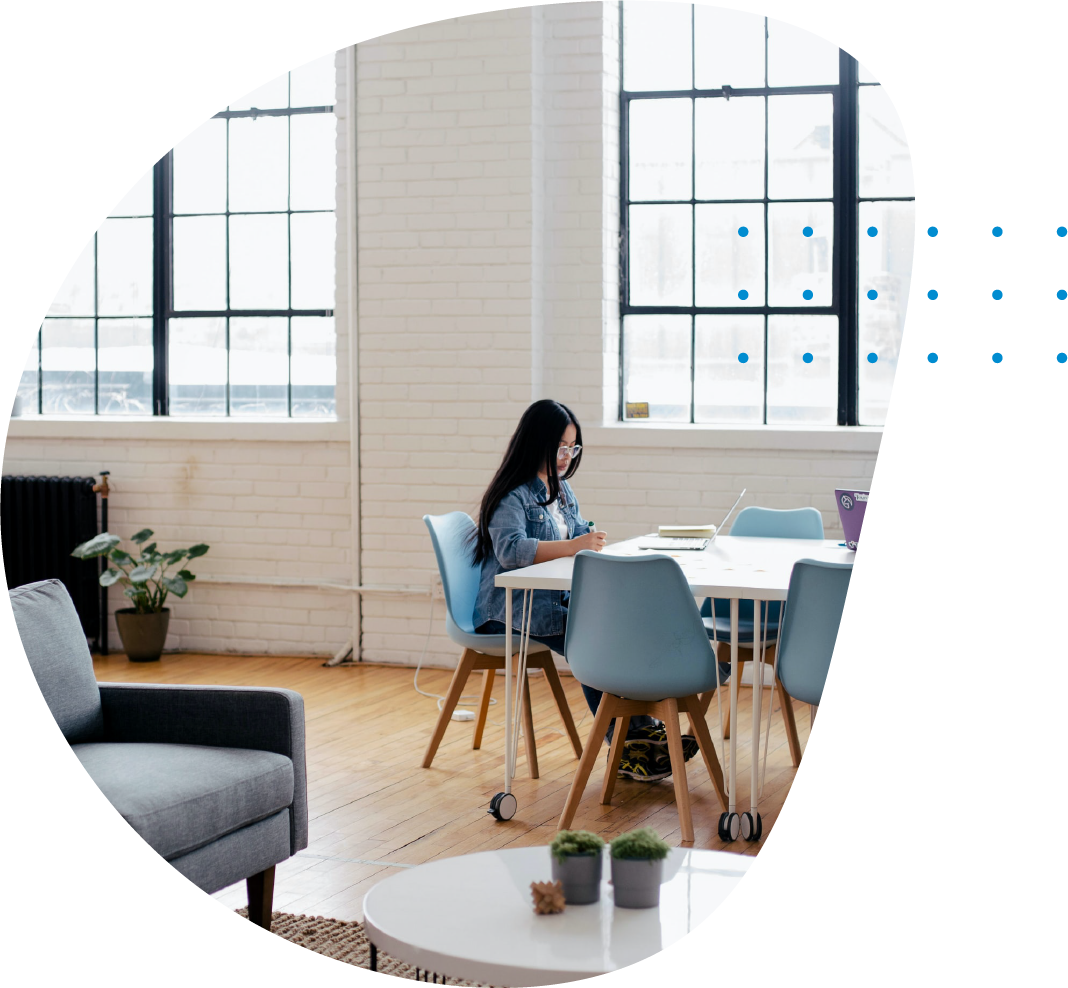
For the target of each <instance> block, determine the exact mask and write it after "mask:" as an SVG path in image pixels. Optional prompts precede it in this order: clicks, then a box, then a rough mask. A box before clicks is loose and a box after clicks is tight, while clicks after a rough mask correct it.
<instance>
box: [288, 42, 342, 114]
mask: <svg viewBox="0 0 1068 988" xmlns="http://www.w3.org/2000/svg"><path fill="white" fill-rule="evenodd" d="M334 57H335V53H334V52H330V53H328V54H326V55H323V57H322V58H317V59H315V61H314V62H308V63H306V64H304V65H301V66H300V67H299V68H295V69H294V70H293V71H292V72H290V73H289V105H290V106H333V105H334V90H335V87H336V85H337V82H336V80H337V69H335V68H334Z"/></svg>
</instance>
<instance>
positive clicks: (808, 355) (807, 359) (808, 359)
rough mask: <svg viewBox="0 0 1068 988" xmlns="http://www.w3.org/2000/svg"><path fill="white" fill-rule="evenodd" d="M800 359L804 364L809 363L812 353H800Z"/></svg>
mask: <svg viewBox="0 0 1068 988" xmlns="http://www.w3.org/2000/svg"><path fill="white" fill-rule="evenodd" d="M801 359H802V360H803V361H804V362H805V363H806V364H811V363H812V354H811V353H804V354H802V355H801Z"/></svg>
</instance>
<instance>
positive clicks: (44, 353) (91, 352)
mask: <svg viewBox="0 0 1068 988" xmlns="http://www.w3.org/2000/svg"><path fill="white" fill-rule="evenodd" d="M95 370H96V353H95V349H94V346H93V320H92V319H46V320H45V321H44V325H43V326H42V327H41V381H42V384H43V386H44V387H43V394H42V399H43V408H44V412H45V414H46V415H48V414H52V415H92V414H93V412H94V411H96V400H95V393H94V386H93V379H94V374H95Z"/></svg>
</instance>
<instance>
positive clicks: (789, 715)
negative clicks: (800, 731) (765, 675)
mask: <svg viewBox="0 0 1068 988" xmlns="http://www.w3.org/2000/svg"><path fill="white" fill-rule="evenodd" d="M776 686H777V687H778V693H779V705H780V706H781V707H782V719H783V723H784V724H785V725H786V743H787V744H788V745H789V746H790V760H791V761H792V762H793V763H794V768H797V767H798V766H799V765H800V764H801V742H800V740H799V739H798V737H797V721H796V720H795V719H794V701H793V700H791V699H790V695H789V694H788V693H787V692H786V690H784V689H783V688H782V681H781V680H779V681H777V682H776ZM769 716H770V715H769Z"/></svg>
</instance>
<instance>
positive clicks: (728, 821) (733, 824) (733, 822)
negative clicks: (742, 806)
mask: <svg viewBox="0 0 1068 988" xmlns="http://www.w3.org/2000/svg"><path fill="white" fill-rule="evenodd" d="M741 828H742V823H741V819H740V818H739V816H738V814H737V813H721V814H720V815H719V839H720V840H722V841H727V842H728V843H729V842H730V841H732V840H737V839H738V834H739V833H740V832H741Z"/></svg>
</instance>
